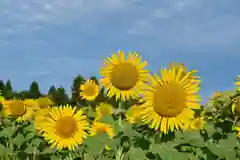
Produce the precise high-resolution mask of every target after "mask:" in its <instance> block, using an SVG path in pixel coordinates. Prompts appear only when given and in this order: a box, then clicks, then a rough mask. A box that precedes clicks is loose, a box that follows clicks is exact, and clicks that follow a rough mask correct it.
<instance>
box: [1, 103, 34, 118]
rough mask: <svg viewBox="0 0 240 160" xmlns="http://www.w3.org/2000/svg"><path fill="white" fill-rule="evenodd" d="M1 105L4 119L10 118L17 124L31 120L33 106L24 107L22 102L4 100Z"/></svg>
mask: <svg viewBox="0 0 240 160" xmlns="http://www.w3.org/2000/svg"><path fill="white" fill-rule="evenodd" d="M2 105H3V114H4V116H5V117H12V118H14V119H16V121H17V122H23V121H26V120H31V119H32V118H33V113H34V108H33V106H28V105H26V104H25V102H24V101H22V100H17V99H13V100H4V101H3V102H2Z"/></svg>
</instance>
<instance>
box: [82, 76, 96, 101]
mask: <svg viewBox="0 0 240 160" xmlns="http://www.w3.org/2000/svg"><path fill="white" fill-rule="evenodd" d="M80 90H81V92H80V96H81V97H83V98H84V99H86V100H88V101H93V100H95V99H96V98H97V96H98V95H99V86H98V85H97V84H96V83H95V82H94V81H93V80H87V81H86V82H85V83H84V84H82V85H81V86H80Z"/></svg>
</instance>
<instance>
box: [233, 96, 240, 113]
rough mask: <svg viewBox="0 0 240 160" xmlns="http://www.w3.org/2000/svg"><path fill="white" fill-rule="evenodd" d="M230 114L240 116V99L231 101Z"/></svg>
mask: <svg viewBox="0 0 240 160" xmlns="http://www.w3.org/2000/svg"><path fill="white" fill-rule="evenodd" d="M232 113H233V114H234V115H237V116H240V97H236V98H235V99H233V103H232Z"/></svg>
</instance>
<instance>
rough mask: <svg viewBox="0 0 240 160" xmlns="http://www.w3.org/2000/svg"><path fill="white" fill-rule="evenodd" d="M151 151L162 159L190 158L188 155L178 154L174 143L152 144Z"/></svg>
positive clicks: (182, 159)
mask: <svg viewBox="0 0 240 160" xmlns="http://www.w3.org/2000/svg"><path fill="white" fill-rule="evenodd" d="M150 149H151V151H152V152H153V153H155V154H159V156H160V157H161V159H163V160H169V159H173V160H174V159H178V160H186V159H188V158H189V155H188V154H187V153H183V152H178V151H177V150H176V149H175V148H174V144H173V143H162V144H152V145H151V146H150Z"/></svg>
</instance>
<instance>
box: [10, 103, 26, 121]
mask: <svg viewBox="0 0 240 160" xmlns="http://www.w3.org/2000/svg"><path fill="white" fill-rule="evenodd" d="M9 108H10V112H11V115H12V116H14V117H18V116H22V115H24V114H25V112H26V108H25V105H24V104H23V103H22V102H21V101H18V100H14V101H13V102H12V103H11V104H10V107H9Z"/></svg>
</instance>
